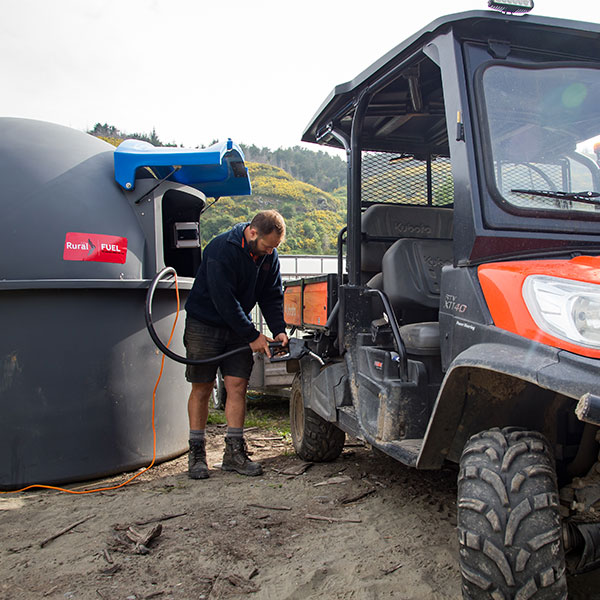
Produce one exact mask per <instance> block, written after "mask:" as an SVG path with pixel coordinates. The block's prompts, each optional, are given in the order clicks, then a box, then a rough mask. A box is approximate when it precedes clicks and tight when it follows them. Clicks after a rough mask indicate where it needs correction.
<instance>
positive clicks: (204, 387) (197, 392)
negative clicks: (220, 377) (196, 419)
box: [190, 381, 215, 402]
mask: <svg viewBox="0 0 600 600" xmlns="http://www.w3.org/2000/svg"><path fill="white" fill-rule="evenodd" d="M214 386H215V382H214V381H211V382H209V383H192V391H191V392H190V399H191V400H193V401H196V402H208V400H209V399H210V395H211V394H212V391H213V389H214Z"/></svg>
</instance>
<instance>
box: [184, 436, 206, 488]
mask: <svg viewBox="0 0 600 600" xmlns="http://www.w3.org/2000/svg"><path fill="white" fill-rule="evenodd" d="M188 477H190V478H191V479H206V478H207V477H208V467H207V466H206V445H205V442H204V440H202V441H201V442H200V441H196V440H193V441H190V452H189V454H188Z"/></svg>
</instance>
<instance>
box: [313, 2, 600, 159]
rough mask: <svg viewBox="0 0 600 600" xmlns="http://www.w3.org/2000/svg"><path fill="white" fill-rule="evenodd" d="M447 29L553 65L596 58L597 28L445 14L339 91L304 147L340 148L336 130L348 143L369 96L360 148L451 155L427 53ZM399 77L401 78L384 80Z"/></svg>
mask: <svg viewBox="0 0 600 600" xmlns="http://www.w3.org/2000/svg"><path fill="white" fill-rule="evenodd" d="M549 28H551V29H552V35H550V36H549V35H548V29H549ZM450 30H452V31H453V32H454V35H455V36H456V37H457V38H458V39H460V40H463V41H464V40H472V41H474V42H481V43H485V44H487V43H488V42H489V41H490V40H502V41H503V42H508V43H509V44H511V46H514V47H527V48H530V49H533V50H534V51H535V50H536V49H539V50H540V57H541V58H540V60H542V59H544V60H545V59H548V57H549V55H554V57H555V58H554V60H557V59H560V58H562V59H563V60H564V59H567V58H568V57H578V58H580V59H584V60H595V61H598V58H599V57H598V54H597V52H596V47H597V40H598V38H599V36H600V25H596V24H592V23H584V22H578V21H568V20H563V19H555V18H549V17H538V16H535V15H524V16H509V15H505V14H501V13H497V12H493V11H469V12H464V13H457V14H454V15H448V16H445V17H441V18H439V19H437V20H435V21H433V22H432V23H430V24H429V25H428V26H426V27H425V28H423V29H422V30H421V31H419V32H417V33H415V34H414V35H413V36H411V37H409V38H408V39H407V40H405V41H404V42H402V43H401V44H399V45H398V46H396V47H395V48H393V49H392V50H390V51H389V52H388V53H387V54H385V55H384V56H382V57H381V58H380V59H379V60H377V61H376V62H375V63H373V64H372V65H371V66H370V67H368V68H367V69H365V70H364V71H363V72H362V73H360V74H359V75H358V76H357V77H355V78H354V79H353V80H352V81H349V82H347V83H342V84H340V85H338V86H336V87H335V88H334V89H333V91H332V92H331V93H330V94H329V96H327V98H326V100H325V102H323V104H322V105H321V107H320V108H319V110H318V111H317V113H316V114H315V116H314V117H313V119H312V120H311V122H310V123H309V125H308V126H307V128H306V129H305V131H304V134H303V136H302V140H303V141H306V142H319V143H322V144H326V145H329V146H334V147H339V148H341V147H342V143H341V141H340V140H339V139H336V138H335V137H334V136H332V135H329V134H328V133H327V132H328V130H329V129H330V128H331V127H332V126H333V127H334V128H335V129H336V130H337V131H338V132H341V133H344V134H346V135H348V136H349V135H350V129H351V125H352V116H353V114H354V110H355V107H356V104H357V102H358V99H359V97H360V96H361V94H362V93H363V92H365V91H368V92H372V97H371V98H370V101H369V104H368V107H367V110H366V113H365V118H364V123H363V127H362V136H361V146H362V148H363V149H365V150H391V151H398V150H401V151H403V152H411V153H413V154H415V155H426V154H437V155H443V156H448V155H449V149H448V139H447V129H446V120H445V114H444V99H443V93H442V81H441V76H440V70H439V68H438V67H437V65H436V64H435V63H434V62H433V61H432V60H431V59H430V58H428V57H427V56H426V54H425V53H424V52H423V51H422V49H423V48H424V47H425V46H426V45H427V44H428V43H429V42H430V41H431V40H433V39H434V38H435V37H436V36H438V35H440V34H443V33H446V32H448V31H450ZM582 37H583V38H585V37H587V38H590V39H595V40H596V44H589V45H586V44H585V43H582ZM394 70H397V71H398V72H397V74H396V75H395V76H393V77H387V76H388V75H389V74H390V73H391V72H392V71H394ZM386 77H387V79H386Z"/></svg>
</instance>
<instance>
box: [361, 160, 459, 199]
mask: <svg viewBox="0 0 600 600" xmlns="http://www.w3.org/2000/svg"><path fill="white" fill-rule="evenodd" d="M453 199H454V187H453V183H452V173H451V169H450V159H449V158H444V157H437V158H433V159H432V161H431V204H433V205H435V206H443V205H446V204H450V203H452V202H453ZM362 200H363V202H396V203H398V202H399V203H403V204H428V203H429V202H428V193H427V162H426V161H423V160H417V159H415V158H412V157H406V158H405V157H403V156H402V155H401V154H398V153H390V152H363V155H362Z"/></svg>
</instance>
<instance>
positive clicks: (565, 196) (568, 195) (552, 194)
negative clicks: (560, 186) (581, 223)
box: [510, 189, 600, 204]
mask: <svg viewBox="0 0 600 600" xmlns="http://www.w3.org/2000/svg"><path fill="white" fill-rule="evenodd" d="M510 191H511V192H512V193H513V194H529V195H530V196H542V197H543V198H556V199H558V200H574V201H575V202H583V203H584V204H600V192H589V191H588V192H560V191H553V190H520V189H519V190H510Z"/></svg>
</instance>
